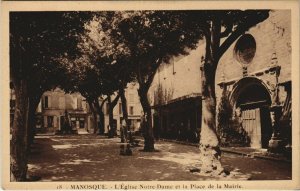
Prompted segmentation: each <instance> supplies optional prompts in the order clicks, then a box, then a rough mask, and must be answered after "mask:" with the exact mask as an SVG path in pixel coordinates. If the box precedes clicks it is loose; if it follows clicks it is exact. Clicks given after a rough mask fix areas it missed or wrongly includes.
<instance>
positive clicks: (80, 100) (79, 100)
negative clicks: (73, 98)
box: [77, 97, 82, 109]
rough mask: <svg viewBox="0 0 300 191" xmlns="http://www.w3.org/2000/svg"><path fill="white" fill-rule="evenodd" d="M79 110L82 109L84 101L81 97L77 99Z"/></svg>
mask: <svg viewBox="0 0 300 191" xmlns="http://www.w3.org/2000/svg"><path fill="white" fill-rule="evenodd" d="M77 109H82V99H81V97H78V98H77Z"/></svg>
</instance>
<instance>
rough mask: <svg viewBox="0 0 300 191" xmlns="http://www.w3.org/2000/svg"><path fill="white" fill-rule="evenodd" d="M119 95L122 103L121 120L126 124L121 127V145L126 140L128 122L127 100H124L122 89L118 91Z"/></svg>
mask: <svg viewBox="0 0 300 191" xmlns="http://www.w3.org/2000/svg"><path fill="white" fill-rule="evenodd" d="M119 94H120V97H121V102H122V112H123V119H124V120H125V123H126V124H125V126H124V127H123V126H122V127H121V128H122V132H123V135H122V137H121V142H122V143H123V142H125V140H126V139H127V140H128V137H127V131H128V130H129V123H130V122H129V119H128V110H127V100H126V97H125V92H124V89H123V88H120V89H119ZM123 140H124V141H123Z"/></svg>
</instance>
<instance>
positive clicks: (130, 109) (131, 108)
mask: <svg viewBox="0 0 300 191" xmlns="http://www.w3.org/2000/svg"><path fill="white" fill-rule="evenodd" d="M129 114H130V115H133V106H130V107H129Z"/></svg>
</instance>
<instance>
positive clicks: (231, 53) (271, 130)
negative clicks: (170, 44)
mask: <svg viewBox="0 0 300 191" xmlns="http://www.w3.org/2000/svg"><path fill="white" fill-rule="evenodd" d="M204 45H205V44H204V43H203V42H201V41H200V42H199V46H198V48H197V49H196V50H192V51H191V52H190V54H189V55H188V56H185V57H178V58H174V59H173V60H172V61H171V62H170V63H169V64H163V66H161V67H160V68H159V71H158V72H157V74H156V76H155V79H154V83H153V85H152V87H151V89H150V91H149V96H150V97H151V100H152V106H153V109H154V112H153V113H154V124H155V125H154V128H155V129H159V130H157V131H161V130H162V129H164V128H165V129H168V131H169V132H170V133H169V136H170V134H172V133H171V132H173V134H174V133H175V134H177V135H175V137H174V136H173V137H172V138H176V136H178V134H179V133H176V132H180V131H181V130H178V129H180V128H184V129H185V131H186V133H185V134H187V132H189V131H190V130H189V129H190V128H191V125H190V124H196V126H197V127H196V129H200V128H201V127H200V126H201V122H198V120H200V121H201V113H200V112H198V113H197V111H199V110H200V111H201V103H200V102H201V81H200V64H201V57H202V56H204V52H205V49H204ZM215 79H216V80H215V81H216V84H215V87H216V99H217V114H218V112H219V108H220V107H221V106H220V105H222V104H221V100H222V99H221V98H222V96H224V95H225V97H226V99H227V100H228V102H229V103H230V107H231V110H230V111H231V112H232V113H231V115H230V119H228V121H230V127H231V128H236V131H237V133H236V136H238V135H239V134H240V135H241V136H244V139H242V140H243V141H248V144H243V145H247V146H250V147H253V148H268V149H270V148H273V147H277V146H282V147H286V146H287V147H288V146H290V145H291V102H292V100H291V13H290V11H287V10H276V11H271V12H270V16H269V18H268V19H266V20H265V21H263V22H262V23H259V24H257V25H256V26H255V27H253V28H251V29H250V30H249V31H247V32H246V33H245V34H244V35H242V36H241V37H240V38H239V39H237V40H236V42H234V43H233V44H232V45H231V47H230V48H229V49H228V50H227V51H226V52H225V54H224V55H223V56H222V58H221V59H220V61H219V64H218V68H217V72H216V77H215ZM193 95H194V98H195V101H194V102H193V101H192V104H191V103H190V102H191V100H190V99H191V97H193ZM195 95H198V96H195ZM196 100H197V101H196ZM223 100H224V99H223ZM174 102H177V103H178V104H177V106H174ZM179 102H180V104H179ZM185 102H186V103H185ZM197 102H199V103H200V104H198V103H197ZM172 103H173V106H172ZM183 105H185V107H187V108H188V105H193V106H194V107H195V108H194V109H195V110H194V111H193V110H192V109H187V110H184V109H183V108H184V106H183ZM177 113H178V114H177ZM155 115H157V116H155ZM195 115H200V117H194V118H193V116H195ZM172 116H176V117H172ZM187 116H188V117H187ZM186 118H189V119H190V120H186ZM217 118H218V117H217ZM155 120H156V121H158V122H156V121H155ZM176 121H183V122H179V125H176V124H178V122H176ZM184 121H186V122H184ZM189 121H194V122H193V123H191V122H189ZM216 122H217V125H218V121H216ZM220 125H222V124H220ZM178 126H180V128H178ZM182 126H183V127H182ZM218 126H219V125H218ZM194 129H195V128H194ZM181 134H182V133H181ZM162 135H163V133H160V136H162ZM223 135H224V136H225V138H226V133H224V134H223ZM164 136H166V135H164ZM167 136H168V135H167ZM184 136H185V135H184ZM181 139H183V138H182V137H181Z"/></svg>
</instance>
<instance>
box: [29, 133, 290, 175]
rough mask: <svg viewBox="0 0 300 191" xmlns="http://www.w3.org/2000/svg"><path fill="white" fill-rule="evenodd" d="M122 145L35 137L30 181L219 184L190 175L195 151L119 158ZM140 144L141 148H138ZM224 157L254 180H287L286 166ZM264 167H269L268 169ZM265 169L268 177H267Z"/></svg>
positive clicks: (165, 148)
mask: <svg viewBox="0 0 300 191" xmlns="http://www.w3.org/2000/svg"><path fill="white" fill-rule="evenodd" d="M120 144H121V143H120V139H119V138H113V139H108V138H104V137H101V136H97V135H71V136H37V137H36V139H35V144H34V145H33V148H32V152H31V154H30V158H29V175H31V176H39V177H41V179H40V181H113V180H118V181H125V180H126V181H146V180H164V181H168V180H185V181H193V180H207V179H213V180H218V179H219V178H216V177H210V176H202V175H199V174H197V173H191V172H190V169H191V168H193V167H195V166H197V165H198V156H199V150H198V149H197V148H195V147H192V146H188V145H180V144H176V143H169V142H157V143H156V145H155V147H156V149H158V150H159V151H160V152H140V151H139V150H140V149H141V147H135V148H133V149H132V150H133V155H132V156H122V155H119V153H120ZM141 144H142V143H141ZM269 162H270V161H264V160H259V159H251V158H243V157H241V156H237V155H226V154H225V155H224V156H223V157H222V163H223V165H224V167H225V168H226V169H229V170H231V171H240V172H242V173H245V174H251V176H252V179H289V178H290V171H289V170H287V168H289V166H286V165H287V164H283V165H282V164H279V165H278V166H275V167H274V166H273V167H272V165H274V163H269ZM266 165H267V166H266ZM266 167H267V170H269V172H267V173H268V174H266Z"/></svg>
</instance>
